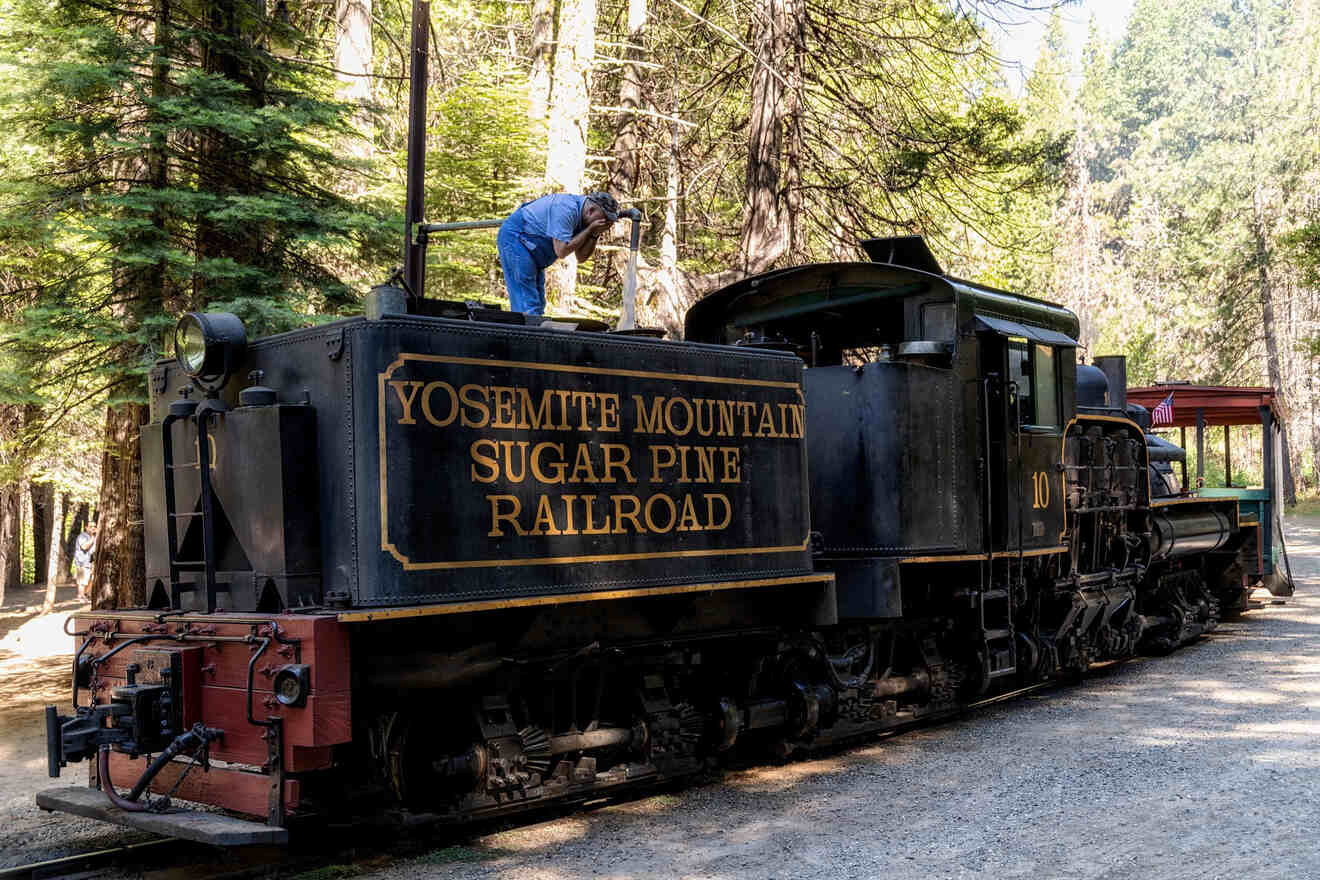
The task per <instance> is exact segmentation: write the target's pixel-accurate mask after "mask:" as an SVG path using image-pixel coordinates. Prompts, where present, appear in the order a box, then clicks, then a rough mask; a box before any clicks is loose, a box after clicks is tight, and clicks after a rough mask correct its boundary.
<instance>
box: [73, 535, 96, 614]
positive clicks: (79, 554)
mask: <svg viewBox="0 0 1320 880" xmlns="http://www.w3.org/2000/svg"><path fill="white" fill-rule="evenodd" d="M95 553H96V523H94V522H93V523H88V524H87V525H86V526H84V527H83V530H82V531H81V532H79V533H78V541H77V543H76V544H75V545H74V548H73V569H74V580H76V581H77V582H78V598H79V599H86V598H87V588H88V586H90V585H91V582H92V556H93V554H95Z"/></svg>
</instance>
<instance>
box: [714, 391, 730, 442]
mask: <svg viewBox="0 0 1320 880" xmlns="http://www.w3.org/2000/svg"><path fill="white" fill-rule="evenodd" d="M716 403H718V404H719V406H720V429H719V431H717V432H716V433H718V434H719V436H721V437H732V436H733V403H734V402H733V401H732V400H719V401H716Z"/></svg>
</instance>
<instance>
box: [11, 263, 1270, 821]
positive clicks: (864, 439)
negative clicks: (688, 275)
mask: <svg viewBox="0 0 1320 880" xmlns="http://www.w3.org/2000/svg"><path fill="white" fill-rule="evenodd" d="M866 248H867V252H868V255H869V256H870V257H871V261H870V262H846V263H830V264H817V265H807V266H798V267H794V268H790V269H784V270H780V271H775V272H770V273H767V274H762V275H758V276H756V277H752V278H748V279H745V280H743V281H740V282H738V283H736V284H734V285H732V286H729V287H727V288H725V289H723V290H721V291H718V292H716V293H714V294H713V295H711V296H709V297H707V298H706V299H704V300H702V301H701V302H699V303H697V304H696V305H695V306H694V307H693V308H692V309H691V310H690V312H689V313H688V315H687V319H686V334H685V335H686V341H684V342H675V341H669V340H664V339H658V338H654V337H653V336H650V335H648V334H646V333H644V332H627V331H625V332H611V331H609V330H608V329H607V328H606V327H604V326H603V325H600V324H596V323H594V322H591V321H585V320H573V319H558V320H555V321H552V322H548V323H543V322H542V319H540V318H531V317H529V316H524V315H522V314H519V313H510V312H506V311H502V310H499V309H490V308H486V307H482V306H479V305H476V304H472V303H456V302H436V301H429V300H424V299H418V298H416V297H412V296H409V295H407V294H406V292H405V291H403V290H401V289H396V288H392V287H383V288H378V289H377V290H375V291H373V293H372V295H371V297H370V298H369V300H368V303H367V314H366V315H365V316H363V317H360V318H354V319H350V320H343V321H338V322H335V323H331V324H326V325H322V326H317V327H313V328H309V329H303V330H297V331H294V332H290V333H284V334H281V335H277V336H272V337H269V338H265V339H260V340H256V341H248V340H247V339H246V337H245V333H244V329H243V327H242V324H241V322H239V321H238V320H237V319H236V318H234V317H233V316H231V315H224V314H215V313H196V314H190V315H186V316H185V317H184V318H183V319H182V320H181V321H180V323H179V326H178V330H177V338H176V346H175V348H176V356H175V358H174V359H172V360H168V361H162V362H160V363H158V364H156V366H155V367H154V368H153V369H152V370H151V374H150V391H151V420H150V423H149V424H148V425H146V426H145V427H144V428H143V430H142V436H141V449H142V470H143V487H142V489H143V504H144V511H145V523H144V527H145V542H146V578H147V583H146V588H147V589H146V592H147V595H148V597H149V601H148V605H147V607H145V608H142V609H136V610H119V611H89V612H85V613H82V614H79V615H77V617H76V640H77V641H76V644H77V655H76V660H75V663H74V669H73V695H72V700H71V702H70V704H69V705H68V706H67V707H64V708H60V707H54V706H52V707H50V708H48V710H47V715H46V722H47V742H48V747H49V762H50V771H51V775H52V776H56V775H58V774H59V773H60V770H61V768H63V767H65V766H67V765H68V764H69V763H72V762H77V761H81V760H84V759H87V760H88V762H89V768H90V785H89V786H87V787H82V786H76V787H66V788H57V789H52V790H50V791H46V792H42V793H41V794H39V795H38V797H37V801H38V804H39V805H40V806H42V807H44V808H46V809H52V810H62V811H67V812H73V813H78V814H80V815H84V816H89V817H94V818H97V819H102V820H106V821H111V822H117V823H120V824H127V825H134V826H136V827H143V828H150V829H152V830H156V831H162V832H164V833H168V834H172V835H175V836H180V837H190V838H194V839H199V840H205V841H208V842H212V843H222V844H239V843H251V842H258V841H262V842H271V841H280V840H284V839H285V837H286V835H287V829H288V828H289V826H290V825H291V824H293V823H294V822H295V820H297V819H299V818H300V817H310V816H317V815H322V814H326V813H331V812H335V811H342V810H346V809H379V808H380V807H381V806H383V805H394V806H396V807H402V808H406V809H411V810H420V811H426V812H428V813H432V814H440V815H442V816H444V817H446V818H447V819H449V820H452V821H455V822H461V821H466V820H471V819H474V818H480V817H486V816H493V815H502V814H507V813H513V812H516V811H520V810H526V809H529V808H535V807H539V806H543V805H548V804H554V803H568V802H573V801H576V800H586V799H593V798H598V797H601V796H602V795H610V794H615V793H619V792H622V791H626V790H630V789H636V788H642V787H646V786H652V785H655V784H656V783H659V782H662V781H666V780H673V779H678V778H683V777H687V776H691V775H693V774H697V773H700V772H702V771H703V770H704V769H706V768H709V767H710V766H712V765H713V764H717V763H718V762H719V761H720V760H721V759H722V756H725V755H728V754H731V753H734V752H753V753H766V752H768V753H772V754H775V755H778V756H781V757H782V756H787V755H789V754H792V753H795V752H802V751H810V750H812V749H817V748H820V747H822V746H826V745H830V744H836V743H839V742H843V741H848V740H852V739H856V738H859V737H864V736H868V735H871V734H875V733H877V732H880V731H885V730H890V729H893V728H895V727H898V726H901V725H905V724H909V723H911V722H913V721H916V720H919V719H923V718H934V717H939V716H943V715H948V714H951V713H955V712H958V711H960V710H961V709H963V708H965V707H966V706H967V705H968V704H969V703H971V702H974V701H976V700H978V699H981V698H983V697H985V696H988V695H993V694H997V693H1004V692H1007V691H1010V690H1013V689H1016V688H1020V687H1023V686H1025V685H1029V684H1031V683H1035V682H1041V681H1045V680H1049V679H1052V678H1067V677H1075V676H1078V675H1081V674H1083V673H1084V672H1085V671H1086V670H1087V669H1088V667H1090V666H1092V665H1093V664H1096V663H1099V662H1104V661H1113V660H1121V659H1124V658H1127V657H1131V656H1133V655H1134V654H1136V653H1137V652H1139V651H1153V652H1164V651H1169V650H1171V649H1173V648H1176V647H1177V646H1179V645H1181V644H1185V643H1187V642H1189V641H1191V640H1193V639H1195V638H1197V637H1198V636H1200V635H1201V634H1202V633H1205V632H1208V631H1210V630H1212V629H1213V628H1214V627H1215V625H1216V623H1217V621H1218V620H1219V618H1220V616H1221V614H1223V613H1226V612H1228V611H1236V610H1240V609H1241V608H1243V607H1244V603H1245V597H1246V595H1247V594H1248V592H1249V587H1250V586H1251V585H1252V584H1254V583H1255V582H1256V580H1257V579H1258V577H1259V569H1260V561H1259V559H1257V558H1256V556H1255V555H1254V553H1253V548H1255V547H1256V539H1255V535H1254V533H1253V529H1255V528H1258V526H1256V525H1254V524H1247V523H1241V522H1239V519H1238V516H1237V509H1236V502H1235V501H1234V500H1233V499H1225V498H1204V499H1203V498H1198V497H1160V496H1158V495H1154V496H1153V495H1152V490H1151V486H1152V473H1153V471H1152V460H1151V455H1150V452H1149V450H1148V445H1147V440H1146V436H1145V428H1146V427H1148V425H1146V424H1143V423H1142V422H1141V421H1140V419H1141V416H1142V413H1141V412H1139V411H1135V412H1129V411H1127V409H1126V408H1122V407H1116V406H1111V405H1110V398H1109V391H1110V389H1109V385H1108V380H1107V378H1106V376H1105V375H1104V374H1103V373H1102V372H1101V371H1099V370H1097V369H1096V368H1094V367H1090V366H1085V365H1079V364H1077V363H1076V360H1075V357H1074V349H1075V346H1076V344H1077V343H1076V338H1077V335H1078V323H1077V318H1076V316H1074V315H1073V314H1072V313H1071V312H1069V311H1067V310H1066V309H1063V308H1061V307H1059V306H1055V305H1051V304H1049V303H1045V302H1042V301H1039V300H1035V299H1031V298H1029V297H1025V296H1019V295H1014V294H1010V293H1006V292H1003V291H1000V290H995V289H991V288H988V287H984V286H981V285H977V284H972V283H969V282H966V281H961V280H958V279H955V278H952V277H950V276H948V275H947V274H945V273H944V272H943V271H942V269H941V268H940V267H939V265H938V263H936V262H935V260H934V258H933V257H932V256H931V254H930V252H929V251H928V250H927V249H926V248H925V246H924V244H923V243H922V242H921V241H920V239H911V238H908V239H876V240H871V241H868V242H867V243H866ZM1165 458H1167V456H1165ZM1160 485H1163V483H1162V481H1161V482H1160ZM123 788H127V789H128V791H126V792H122V791H121V790H120V789H123ZM170 797H176V798H180V799H183V800H187V801H192V802H199V803H202V804H208V805H212V806H215V807H220V808H223V810H225V811H227V815H221V814H216V813H213V812H210V813H208V812H196V811H192V810H187V809H180V808H178V807H175V806H171V805H170V804H169V799H170ZM238 816H246V817H248V818H247V819H240V818H238Z"/></svg>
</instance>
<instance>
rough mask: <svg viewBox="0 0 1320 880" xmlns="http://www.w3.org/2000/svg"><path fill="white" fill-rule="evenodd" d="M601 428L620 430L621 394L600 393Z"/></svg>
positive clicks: (603, 429) (604, 429)
mask: <svg viewBox="0 0 1320 880" xmlns="http://www.w3.org/2000/svg"><path fill="white" fill-rule="evenodd" d="M600 429H601V430H602V431H617V430H619V395H617V394H613V393H611V394H602V395H600Z"/></svg>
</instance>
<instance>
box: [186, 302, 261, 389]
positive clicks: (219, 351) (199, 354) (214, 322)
mask: <svg viewBox="0 0 1320 880" xmlns="http://www.w3.org/2000/svg"><path fill="white" fill-rule="evenodd" d="M246 351H247V332H246V331H245V330H244V329H243V322H242V321H240V320H239V319H238V317H237V316H235V315H231V314H229V313H228V312H189V313H188V314H186V315H184V316H183V317H182V318H180V319H179V323H178V324H177V325H175V327H174V359H175V361H177V362H178V364H179V366H180V367H181V368H182V369H183V371H184V372H185V373H187V374H188V375H189V376H191V377H192V378H193V379H207V380H218V381H219V382H224V381H226V380H227V379H228V378H229V372H230V371H231V370H235V369H237V368H238V366H239V363H240V361H241V359H242V357H243V354H244V353H245V352H246Z"/></svg>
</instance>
